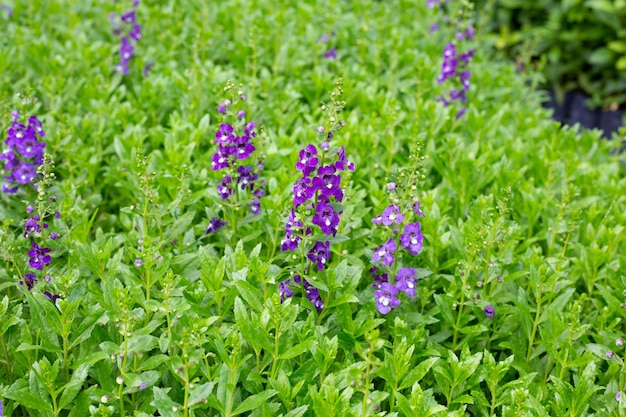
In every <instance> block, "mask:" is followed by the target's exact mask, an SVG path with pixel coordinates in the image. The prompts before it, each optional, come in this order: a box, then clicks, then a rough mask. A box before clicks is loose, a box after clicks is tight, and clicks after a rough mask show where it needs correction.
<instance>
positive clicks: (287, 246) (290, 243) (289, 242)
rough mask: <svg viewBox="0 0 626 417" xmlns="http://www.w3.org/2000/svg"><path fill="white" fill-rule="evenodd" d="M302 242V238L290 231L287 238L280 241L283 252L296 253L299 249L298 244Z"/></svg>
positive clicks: (286, 235)
mask: <svg viewBox="0 0 626 417" xmlns="http://www.w3.org/2000/svg"><path fill="white" fill-rule="evenodd" d="M301 240H302V238H301V237H300V236H298V235H296V234H295V233H294V232H292V231H291V230H288V231H287V233H286V234H285V237H283V239H282V240H281V241H280V250H281V251H282V252H287V251H294V250H296V249H297V248H298V244H300V241H301Z"/></svg>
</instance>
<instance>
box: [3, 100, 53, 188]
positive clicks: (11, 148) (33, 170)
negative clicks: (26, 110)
mask: <svg viewBox="0 0 626 417" xmlns="http://www.w3.org/2000/svg"><path fill="white" fill-rule="evenodd" d="M12 118H13V123H12V124H11V127H9V129H8V130H7V139H6V140H5V142H4V143H5V145H6V148H5V149H4V150H3V152H2V154H1V155H0V160H4V170H5V171H6V173H7V175H5V177H4V179H5V180H6V181H7V183H6V184H3V185H2V192H4V193H8V194H14V193H16V192H17V190H18V188H19V186H20V185H25V184H31V183H33V181H34V180H35V179H36V178H37V167H38V166H40V165H41V164H42V163H43V150H44V148H45V147H46V143H45V142H43V141H41V140H39V139H42V138H43V137H44V136H46V134H45V132H44V130H43V125H42V124H41V122H40V121H39V119H37V117H35V116H32V117H30V118H29V119H28V124H27V125H24V124H22V123H19V121H18V120H19V114H18V112H16V111H14V112H13V113H12Z"/></svg>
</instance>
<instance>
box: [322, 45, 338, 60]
mask: <svg viewBox="0 0 626 417" xmlns="http://www.w3.org/2000/svg"><path fill="white" fill-rule="evenodd" d="M324 58H325V59H331V60H334V59H337V48H335V47H332V48H330V49H329V50H328V51H326V53H325V54H324Z"/></svg>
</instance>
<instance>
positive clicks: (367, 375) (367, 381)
mask: <svg viewBox="0 0 626 417" xmlns="http://www.w3.org/2000/svg"><path fill="white" fill-rule="evenodd" d="M371 360H372V348H371V347H370V348H369V349H368V350H367V365H366V368H365V387H364V391H363V403H362V404H361V416H362V417H367V402H368V400H369V389H370V365H371V363H372V362H371Z"/></svg>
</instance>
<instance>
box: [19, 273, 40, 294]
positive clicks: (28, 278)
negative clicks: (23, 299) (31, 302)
mask: <svg viewBox="0 0 626 417" xmlns="http://www.w3.org/2000/svg"><path fill="white" fill-rule="evenodd" d="M35 282H37V276H36V275H35V274H31V273H29V274H26V275H24V279H23V280H21V281H20V285H26V288H28V291H30V290H32V289H33V287H34V286H35Z"/></svg>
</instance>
